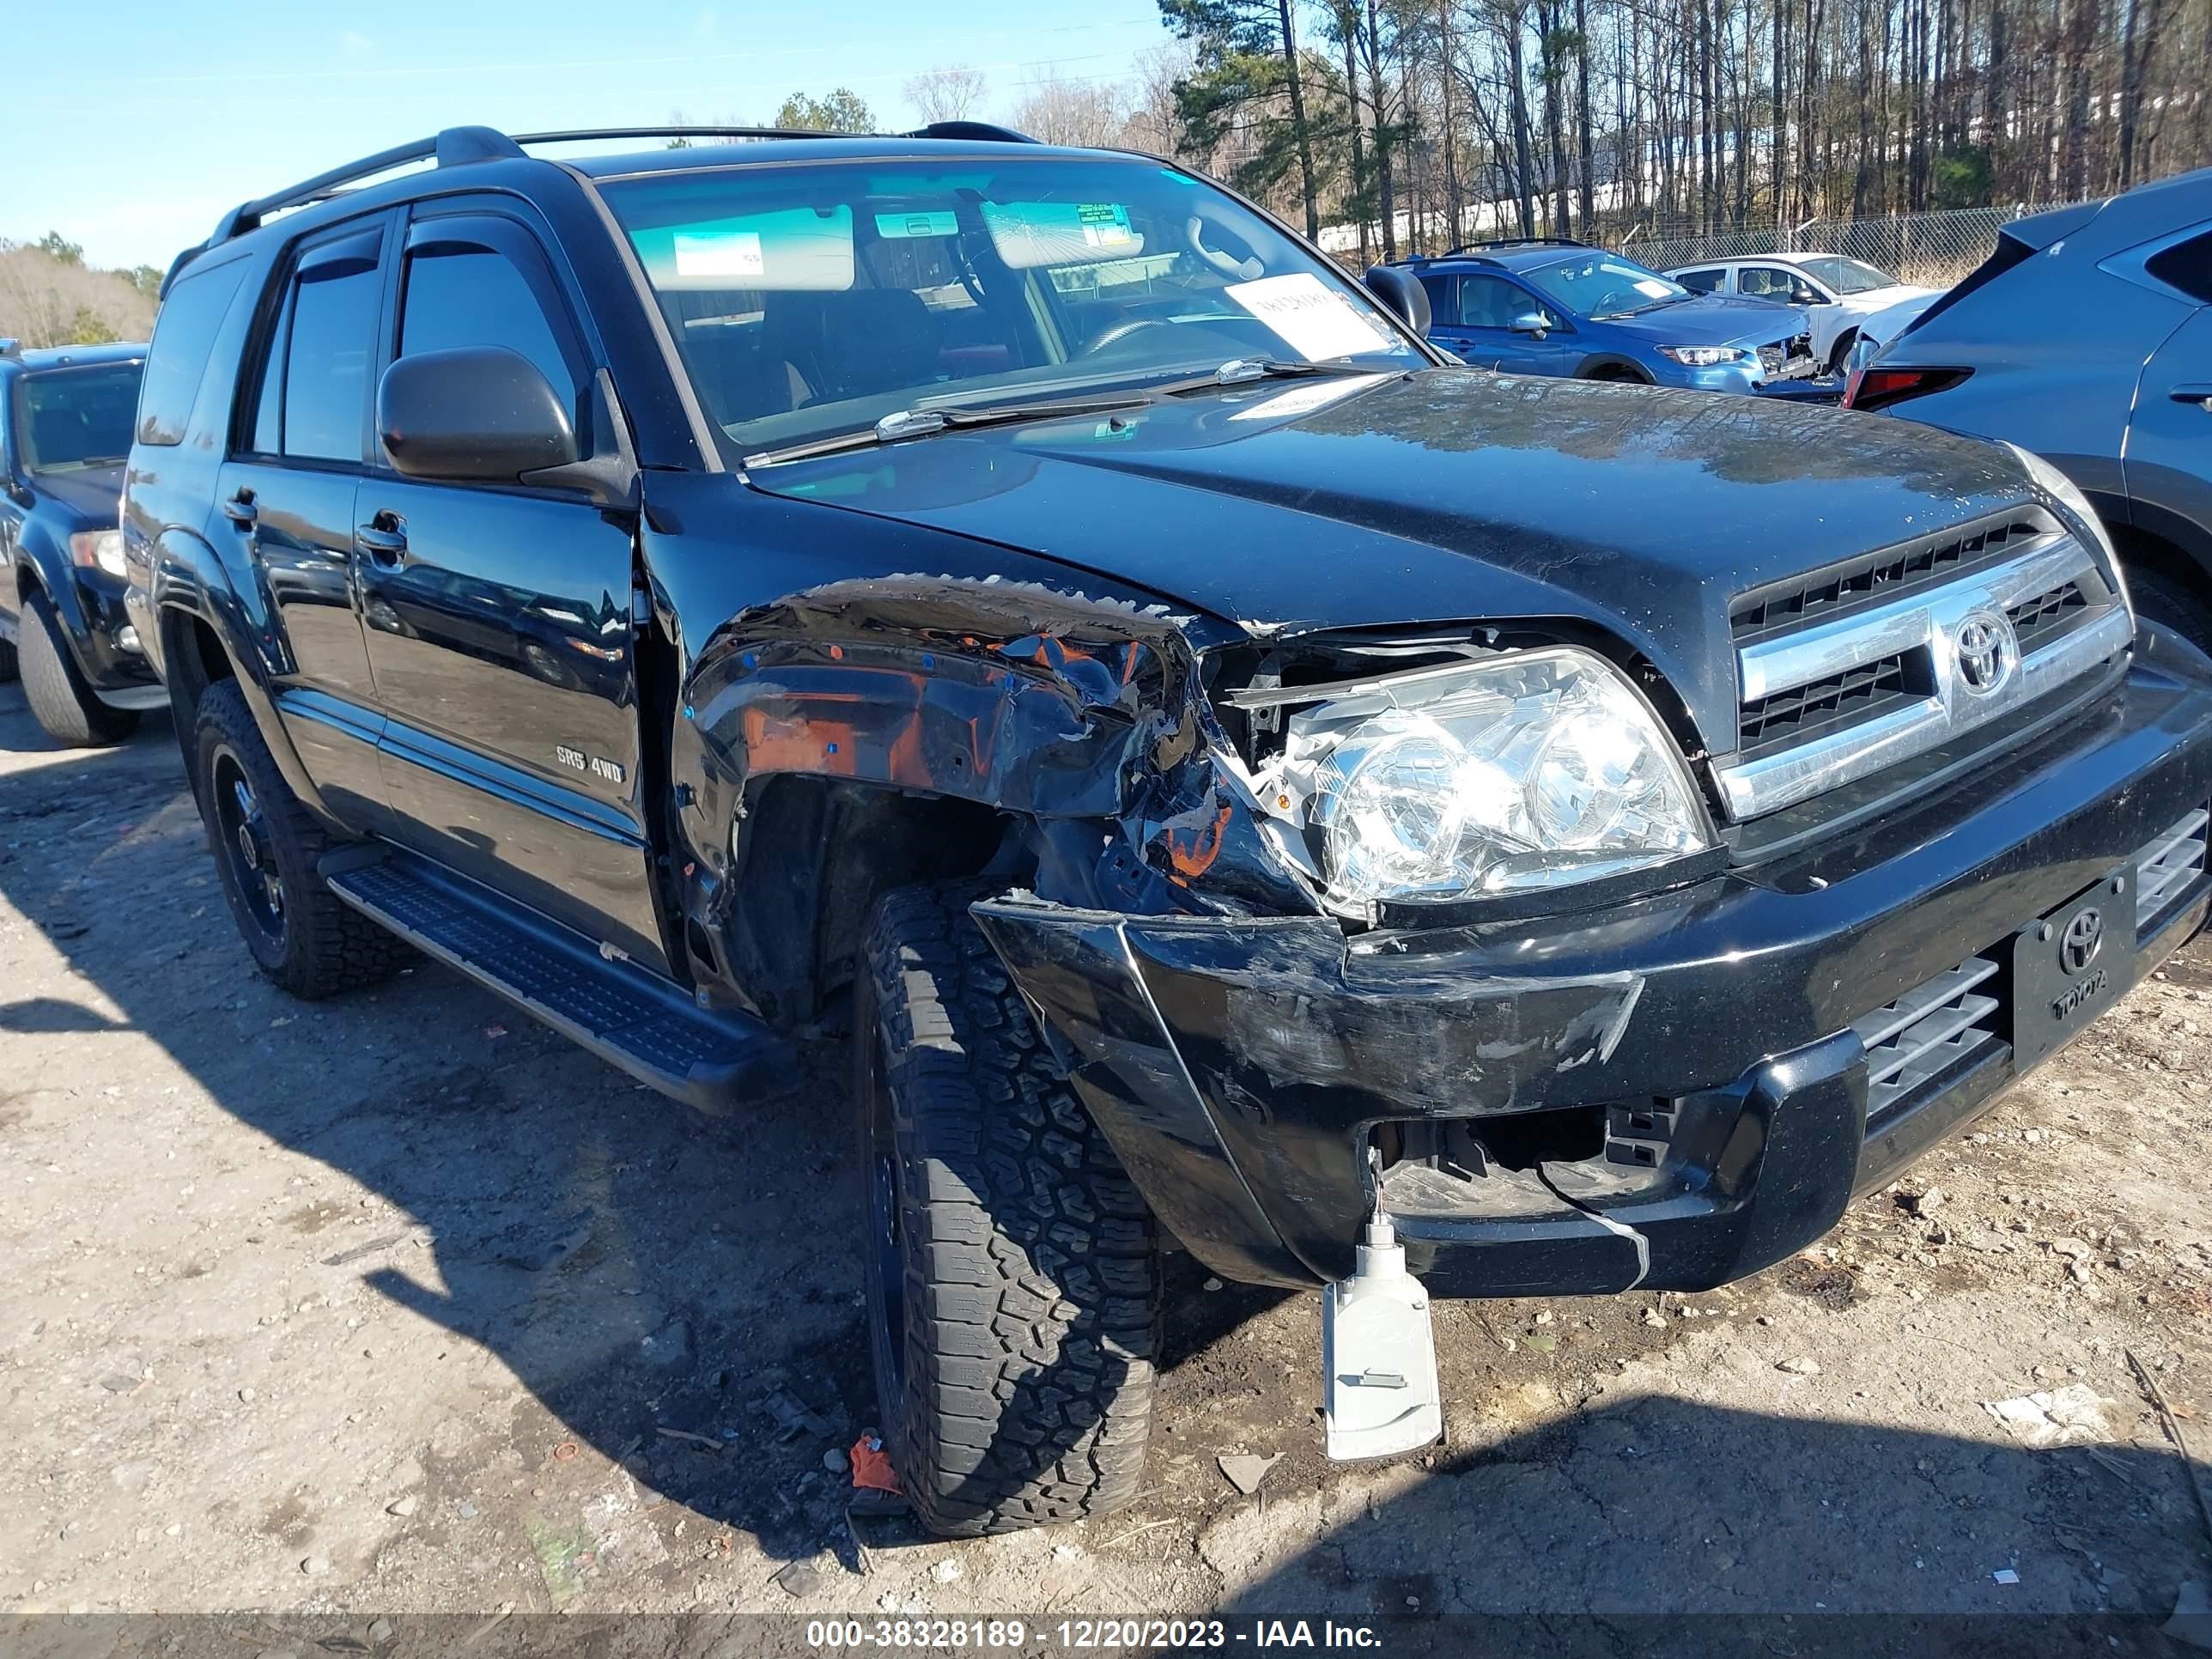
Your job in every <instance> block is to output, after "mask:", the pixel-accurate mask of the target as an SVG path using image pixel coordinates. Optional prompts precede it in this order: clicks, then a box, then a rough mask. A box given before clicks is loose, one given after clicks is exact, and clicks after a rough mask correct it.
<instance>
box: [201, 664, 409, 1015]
mask: <svg viewBox="0 0 2212 1659" xmlns="http://www.w3.org/2000/svg"><path fill="white" fill-rule="evenodd" d="M191 753H192V793H194V795H195V796H197V799H198V801H199V807H200V817H201V819H202V821H203V822H204V823H205V824H206V826H207V831H208V845H209V850H210V851H211V852H212V853H213V854H215V860H216V868H217V870H218V872H219V873H220V876H221V879H222V892H223V897H224V899H225V900H226V901H228V903H229V905H230V913H231V917H232V919H233V920H234V921H236V922H237V923H238V931H239V933H240V935H241V936H242V937H243V938H244V939H245V940H246V948H247V949H248V950H249V951H252V953H253V960H254V962H255V963H256V964H257V965H258V967H259V968H260V969H261V971H262V972H263V973H264V974H266V975H268V976H269V977H270V979H272V980H274V981H276V983H277V984H279V985H281V986H283V987H284V988H285V989H286V990H287V991H289V992H290V993H291V994H293V995H294V996H295V997H301V998H304V999H306V1000H308V1001H315V1000H319V999H321V998H323V997H327V996H332V995H335V994H337V993H338V992H340V991H349V990H352V989H354V988H355V987H358V986H363V985H374V984H375V983H376V982H377V981H380V980H383V979H386V978H389V977H390V976H391V975H392V972H393V971H394V970H395V969H397V968H398V966H399V964H400V963H402V962H403V961H404V960H405V959H406V957H407V956H408V950H407V947H406V945H404V944H403V943H402V942H401V941H400V940H399V939H398V938H396V937H395V936H394V935H392V933H387V932H386V931H385V929H383V928H382V927H378V926H377V924H376V923H374V922H373V921H370V920H369V919H368V917H367V916H365V915H362V914H361V913H360V912H359V911H357V910H354V909H351V908H349V907H347V906H346V905H345V904H343V903H342V902H340V901H339V899H338V897H337V895H336V894H334V893H332V892H331V890H330V887H329V885H328V884H326V883H325V881H324V880H323V878H322V877H321V876H320V875H319V874H317V873H316V870H315V865H316V862H317V861H318V860H320V859H321V858H322V856H323V855H324V854H325V853H327V852H329V851H330V850H331V847H332V846H333V845H335V844H336V843H334V842H332V841H331V837H330V836H329V835H328V834H327V833H326V832H325V830H324V829H323V826H322V824H321V823H319V821H318V820H317V819H316V818H315V817H314V815H313V814H312V813H311V812H309V811H307V808H306V807H304V806H302V805H301V804H300V799H299V797H298V796H296V795H295V794H294V793H292V791H291V787H290V786H289V785H288V784H287V783H286V782H285V781H284V775H283V772H281V771H280V770H278V769H277V766H276V758H275V757H273V756H271V755H270V752H269V745H268V744H266V743H264V741H263V740H262V737H261V729H260V727H259V726H256V725H255V724H254V721H253V714H252V711H251V710H250V709H248V708H247V707H246V697H245V694H244V693H242V692H241V691H240V690H239V689H238V682H237V681H235V680H219V681H217V682H216V684H213V685H211V686H210V687H209V688H208V689H207V690H206V692H205V693H204V695H203V696H201V698H200V702H199V708H198V712H197V715H196V716H195V718H194V720H193V728H192V747H191ZM219 757H234V759H235V762H236V765H237V769H238V770H239V771H240V772H242V773H243V775H244V776H245V780H246V783H247V784H248V785H249V786H250V787H251V789H252V794H253V797H254V799H255V800H256V802H257V803H258V806H259V809H260V818H261V821H262V822H263V823H264V825H265V828H266V832H267V833H266V836H265V838H264V839H265V842H266V844H267V854H268V855H270V856H271V857H273V861H274V868H275V871H276V879H277V884H278V885H279V887H280V888H281V890H282V896H283V921H282V926H281V929H280V931H279V932H278V933H276V934H275V935H272V934H271V933H270V932H269V931H268V930H267V929H266V928H265V927H264V926H263V924H262V923H261V921H259V919H258V917H257V915H256V914H255V912H254V910H253V908H252V900H250V899H249V898H248V897H247V896H246V892H245V891H244V890H243V889H242V887H241V885H240V878H239V876H238V873H237V872H236V869H235V867H234V864H233V862H232V851H231V848H229V847H228V846H227V845H226V844H225V842H226V836H224V834H223V833H222V830H221V829H219V827H218V825H219V823H220V819H219V817H218V813H217V805H216V788H217V785H216V775H217V769H218V764H219Z"/></svg>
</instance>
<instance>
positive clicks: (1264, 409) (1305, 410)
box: [1229, 374, 1390, 421]
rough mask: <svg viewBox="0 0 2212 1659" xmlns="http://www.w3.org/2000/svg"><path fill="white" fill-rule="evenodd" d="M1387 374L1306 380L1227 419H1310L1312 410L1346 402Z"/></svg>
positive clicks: (1351, 375) (1348, 375) (1386, 377)
mask: <svg viewBox="0 0 2212 1659" xmlns="http://www.w3.org/2000/svg"><path fill="white" fill-rule="evenodd" d="M1389 378H1390V377H1389V375H1387V374H1347V375H1346V376H1345V377H1344V378H1343V379H1342V380H1334V379H1332V380H1309V381H1308V382H1306V384H1305V385H1304V386H1292V387H1291V389H1290V390H1289V391H1288V392H1277V393H1276V394H1275V395H1274V396H1273V397H1272V398H1261V400H1260V401H1259V402H1258V403H1256V404H1253V405H1251V407H1249V409H1240V410H1237V412H1236V413H1235V414H1234V415H1231V416H1230V417H1229V418H1230V419H1231V420H1232V421H1280V420H1287V419H1289V418H1290V417H1291V416H1293V415H1310V414H1312V413H1313V412H1314V410H1316V409H1326V408H1328V406H1329V404H1333V403H1334V402H1335V401H1336V400H1337V399H1338V398H1348V397H1350V396H1351V395H1352V393H1353V392H1361V391H1364V390H1365V389H1366V388H1367V387H1369V386H1373V385H1375V384H1376V382H1377V381H1379V380H1389Z"/></svg>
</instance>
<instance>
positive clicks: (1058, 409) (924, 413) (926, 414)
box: [744, 392, 1153, 466]
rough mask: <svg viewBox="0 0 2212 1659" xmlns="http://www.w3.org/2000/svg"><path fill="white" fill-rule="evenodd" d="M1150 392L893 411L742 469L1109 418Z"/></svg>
mask: <svg viewBox="0 0 2212 1659" xmlns="http://www.w3.org/2000/svg"><path fill="white" fill-rule="evenodd" d="M1152 401H1153V394H1152V393H1150V392H1146V393H1143V394H1134V393H1130V392H1116V393H1114V394H1111V395H1109V396H1101V397H1097V398H1063V399H1061V400H1060V401H1059V402H1055V403H1035V404H974V405H969V406H966V407H963V406H962V405H960V404H946V405H944V406H943V407H937V408H915V409H895V410H892V411H891V412H890V414H888V415H886V416H884V417H883V419H881V420H880V421H878V422H876V423H875V424H874V425H873V426H864V427H862V428H860V430H859V431H857V432H839V433H836V434H834V435H831V436H829V437H827V438H813V439H810V440H808V441H806V442H805V443H803V444H791V445H788V446H787V447H784V448H782V449H764V450H763V451H761V453H758V454H757V455H748V456H746V457H745V459H744V465H747V466H780V465H782V464H783V463H784V462H786V461H805V460H811V459H814V457H816V456H817V455H837V454H842V453H844V452H846V451H848V450H853V449H870V448H873V447H875V446H876V445H878V444H888V443H896V442H897V441H899V440H900V439H902V438H927V437H930V436H933V435H935V434H937V433H939V432H957V431H966V430H969V429H971V428H975V427H981V426H1012V425H1014V424H1016V423H1018V422H1025V421H1053V420H1060V419H1066V418H1072V417H1073V416H1079V415H1109V414H1111V413H1113V412H1114V411H1115V410H1121V409H1142V408H1143V407H1144V406H1145V405H1146V404H1149V403H1151V402H1152Z"/></svg>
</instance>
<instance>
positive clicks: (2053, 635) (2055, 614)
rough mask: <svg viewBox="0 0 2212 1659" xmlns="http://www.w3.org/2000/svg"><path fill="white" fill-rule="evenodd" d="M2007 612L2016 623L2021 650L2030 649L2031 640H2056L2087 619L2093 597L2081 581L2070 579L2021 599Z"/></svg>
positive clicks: (2013, 624) (2013, 629)
mask: <svg viewBox="0 0 2212 1659" xmlns="http://www.w3.org/2000/svg"><path fill="white" fill-rule="evenodd" d="M2005 615H2006V617H2008V619H2009V620H2010V621H2011V623H2012V631H2013V633H2014V635H2015V636H2016V637H2017V638H2018V639H2019V641H2020V647H2021V650H2023V651H2026V650H2027V649H2029V648H2030V643H2031V641H2042V640H2045V639H2054V640H2055V639H2057V637H2058V636H2059V635H2062V634H2063V633H2064V632H2065V631H2066V630H2067V629H2069V628H2070V627H2071V626H2073V625H2074V624H2075V623H2077V622H2085V621H2087V619H2088V616H2089V596H2088V595H2087V594H2086V593H2084V592H2082V591H2081V583H2079V582H2066V583H2063V584H2062V585H2061V586H2057V587H2054V588H2052V589H2051V591H2050V592H2047V593H2039V594H2037V595H2036V596H2035V597H2034V598H2033V599H2023V600H2021V602H2020V603H2019V604H2018V605H2014V606H2012V607H2010V608H2009V609H2008V610H2007V611H2006V612H2005Z"/></svg>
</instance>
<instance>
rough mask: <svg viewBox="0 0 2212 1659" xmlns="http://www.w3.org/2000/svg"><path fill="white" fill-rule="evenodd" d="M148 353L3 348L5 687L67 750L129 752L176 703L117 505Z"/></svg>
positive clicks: (0, 666)
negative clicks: (126, 607)
mask: <svg viewBox="0 0 2212 1659" xmlns="http://www.w3.org/2000/svg"><path fill="white" fill-rule="evenodd" d="M145 366H146V348H145V347H144V346H143V345H94V346H59V347H53V348H50V349H43V350H31V351H21V350H18V349H16V348H15V342H14V341H12V340H0V679H12V678H15V676H16V675H17V674H19V673H20V674H21V676H22V680H23V695H24V698H25V700H26V701H27V702H28V703H29V704H30V706H31V714H32V716H33V718H34V719H35V720H37V721H38V722H39V724H40V726H43V727H45V728H46V735H47V736H49V737H51V738H53V739H54V740H55V741H56V742H58V743H64V744H72V745H75V746H79V747H83V746H88V745H92V744H107V743H117V742H120V741H121V740H122V739H123V738H127V737H129V736H130V735H131V732H132V731H133V730H135V729H136V728H137V724H138V713H139V711H140V710H141V709H143V708H160V707H161V706H163V705H164V704H165V703H166V702H167V694H166V693H165V692H164V691H163V690H161V683H160V682H159V681H158V680H156V679H155V678H154V671H153V670H152V669H151V668H150V667H149V666H148V665H147V662H146V657H145V653H143V651H142V650H140V648H139V644H138V630H137V629H135V628H133V627H132V626H131V623H130V622H129V620H128V619H127V618H126V617H125V615H124V611H123V537H122V533H121V532H119V531H118V529H117V528H116V522H115V520H116V502H117V499H118V496H119V495H121V493H122V489H123V459H124V456H125V453H127V452H128V451H129V449H130V447H131V412H132V411H133V410H136V409H137V406H138V377H139V375H140V374H141V373H142V372H143V370H144V368H145Z"/></svg>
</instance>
